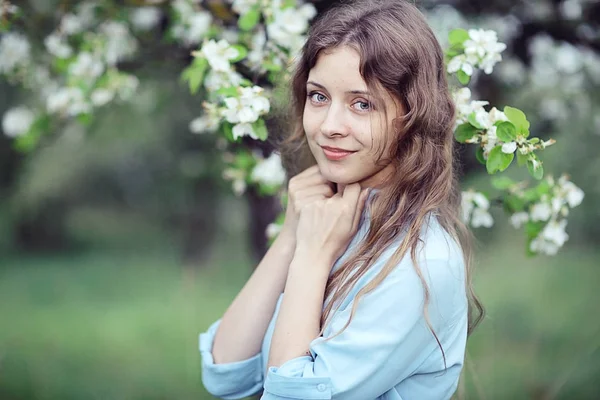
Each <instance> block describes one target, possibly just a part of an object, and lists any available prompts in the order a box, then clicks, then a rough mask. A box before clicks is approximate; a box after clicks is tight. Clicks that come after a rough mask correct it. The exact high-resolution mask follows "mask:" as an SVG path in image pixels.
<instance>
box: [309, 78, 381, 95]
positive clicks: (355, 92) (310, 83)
mask: <svg viewBox="0 0 600 400" xmlns="http://www.w3.org/2000/svg"><path fill="white" fill-rule="evenodd" d="M306 84H307V85H313V86H316V87H318V88H321V89H323V90H327V89H326V88H325V86H323V85H321V84H320V83H317V82H314V81H308V82H306ZM346 93H350V94H362V95H365V96H370V95H371V93H369V92H367V91H365V90H348V91H346Z"/></svg>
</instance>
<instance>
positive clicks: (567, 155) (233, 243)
mask: <svg viewBox="0 0 600 400" xmlns="http://www.w3.org/2000/svg"><path fill="white" fill-rule="evenodd" d="M77 3H78V2H77V1H56V0H50V1H41V0H38V1H35V0H30V1H19V2H14V4H16V5H17V6H19V7H22V9H23V10H26V20H27V21H28V23H26V24H25V25H24V27H23V29H24V30H25V31H26V32H27V34H28V36H29V37H31V38H37V39H38V40H40V41H42V40H43V39H44V37H45V36H46V35H48V34H49V32H51V31H52V30H53V29H54V25H55V24H56V22H55V21H56V10H60V11H61V12H68V11H69V9H70V7H75V6H76V5H77ZM117 3H118V4H120V2H117ZM122 3H123V5H122V7H124V8H127V7H129V8H131V7H134V8H135V7H137V6H141V5H148V4H150V3H159V6H161V7H164V6H165V5H166V4H167V3H168V2H151V1H147V2H144V1H129V2H127V1H125V2H122ZM213 3H219V2H213ZM334 3H335V2H334V1H330V0H322V1H316V2H314V4H315V6H316V7H317V10H318V11H319V12H322V11H323V10H325V9H327V8H328V7H330V6H331V5H332V4H334ZM0 4H2V2H0ZM417 4H418V5H419V6H420V7H421V8H422V9H423V11H424V12H425V13H426V15H427V18H428V20H429V21H430V23H431V25H432V27H433V28H434V29H435V30H436V32H437V33H439V34H440V41H442V42H444V35H445V34H447V32H448V30H449V29H452V28H456V27H462V28H485V29H494V30H496V31H497V32H498V37H499V40H500V41H501V42H504V43H506V44H507V46H508V48H507V50H506V51H505V52H504V53H503V61H502V62H501V63H500V64H498V66H497V67H496V69H495V71H494V73H493V74H491V75H483V74H482V75H481V76H478V77H477V79H476V80H475V81H474V82H473V84H472V85H471V88H472V90H473V92H474V94H476V96H474V97H477V98H479V99H485V100H488V101H490V103H491V104H492V105H496V106H498V107H499V108H501V107H503V106H504V105H507V104H508V105H511V106H515V107H518V108H520V109H522V110H523V111H524V112H525V113H526V114H527V116H528V118H529V119H530V121H531V123H532V134H533V135H534V136H539V137H540V138H543V139H545V140H547V139H549V138H554V139H556V140H557V141H558V143H557V144H556V145H554V146H552V147H550V148H549V149H547V150H545V151H544V152H543V153H542V154H541V157H542V159H543V160H547V162H546V164H545V165H544V166H545V170H546V173H547V174H555V175H556V176H558V175H560V174H561V173H567V174H569V175H570V177H571V180H572V181H573V182H574V183H575V184H576V185H577V186H579V187H580V188H581V189H583V191H584V192H585V199H584V201H583V203H582V204H581V205H580V206H579V207H577V208H575V209H574V210H573V211H572V213H571V214H570V215H569V218H568V220H569V223H568V226H567V233H568V235H569V240H568V242H567V243H566V244H565V246H564V247H563V248H562V249H561V250H560V251H559V253H558V254H557V255H556V256H537V257H528V256H526V255H525V235H524V233H523V232H522V231H519V230H515V229H514V228H513V227H512V226H511V225H510V223H509V222H508V221H507V217H506V216H505V214H504V212H503V211H502V209H499V208H498V209H492V210H491V213H492V216H493V217H494V220H495V224H494V226H493V227H492V228H490V229H487V228H478V229H475V234H476V236H477V240H478V243H477V250H476V273H475V278H474V280H475V288H476V290H477V292H478V294H479V295H480V297H481V299H482V301H483V303H484V305H485V307H486V308H487V317H486V319H485V320H484V322H483V323H482V324H481V325H480V327H479V328H478V330H477V331H476V332H475V333H474V334H473V336H472V337H471V339H470V341H469V346H468V354H467V362H466V365H465V369H464V376H463V379H462V381H461V385H460V388H459V391H458V393H457V398H460V399H540V400H541V399H598V398H600V316H599V311H598V310H599V307H600V291H599V284H600V262H599V261H598V260H599V258H600V248H599V246H598V245H599V244H600V210H599V207H598V204H599V203H600V181H599V180H600V157H599V156H598V151H599V150H598V149H599V148H600V90H599V88H600V62H599V60H600V57H599V54H600V3H599V2H598V1H594V0H592V1H585V0H566V1H562V0H532V1H513V2H506V1H501V0H486V1H479V0H448V1H432V0H429V1H426V0H424V1H418V2H417ZM213 5H214V4H213ZM0 7H2V6H1V5H0ZM161 18H162V19H161V20H160V21H161V22H160V24H162V25H159V27H158V28H157V31H159V33H156V34H154V33H144V34H143V35H139V40H140V43H141V46H140V48H141V51H140V55H139V56H138V57H136V59H135V61H130V62H127V63H123V65H120V68H121V69H123V70H124V71H128V72H131V73H134V74H135V75H136V76H137V77H138V78H139V79H140V83H139V87H138V91H137V94H136V96H135V98H134V99H133V100H132V101H129V102H126V103H122V104H117V105H108V106H106V107H104V108H102V109H101V110H99V111H98V112H97V113H96V116H95V118H94V120H93V121H92V122H91V123H90V124H88V125H81V124H69V125H66V126H63V127H60V128H59V129H57V131H56V132H53V135H52V140H47V141H44V142H43V144H42V145H41V146H38V147H36V148H35V149H34V150H33V151H30V152H21V151H18V150H17V149H15V147H14V146H13V142H12V139H11V138H10V137H9V136H8V135H7V134H0V399H7V400H9V399H11V400H12V399H15V400H16V399H62V400H69V399H82V398H86V399H210V398H212V397H211V396H210V395H208V394H207V393H206V392H205V391H204V389H203V387H202V384H201V381H200V356H199V353H198V351H197V348H198V334H199V333H200V332H201V331H203V330H204V329H206V328H207V327H208V326H209V324H210V323H211V322H213V321H214V320H216V319H217V318H219V317H220V316H221V315H222V314H223V312H224V311H225V309H226V307H227V306H228V304H229V303H230V301H231V300H232V299H233V297H234V296H235V295H236V293H237V292H238V291H239V289H240V288H241V287H242V285H243V284H244V282H245V281H246V279H247V278H248V277H249V276H250V274H251V273H252V269H253V268H254V266H255V265H256V263H257V260H258V258H259V257H260V255H261V254H262V253H263V252H264V250H265V248H266V247H265V246H266V237H265V236H264V229H265V227H266V224H268V222H270V220H271V219H272V218H273V217H274V216H275V215H276V214H277V211H278V210H277V205H278V200H277V199H272V198H271V199H269V198H267V199H265V198H261V197H260V196H259V195H258V194H256V193H254V192H252V191H249V192H247V193H246V194H245V195H243V196H235V195H234V194H233V193H232V191H231V188H230V184H229V183H228V182H225V181H224V180H223V178H222V176H221V173H222V170H223V165H222V163H223V161H222V159H221V156H220V153H219V152H218V151H215V146H216V140H215V138H214V137H213V136H211V135H210V134H193V133H191V132H190V130H189V127H188V125H189V122H190V121H191V120H193V119H194V118H195V117H196V116H197V115H198V114H199V110H200V108H201V102H202V96H198V95H196V96H192V95H191V94H190V93H189V89H188V87H187V86H186V85H185V84H182V83H181V81H180V78H179V75H180V74H181V71H182V70H183V69H184V68H185V67H186V66H187V65H188V63H189V62H190V58H189V49H187V50H186V49H185V48H182V47H181V46H177V45H176V44H174V43H172V42H169V41H166V40H163V39H162V36H161V34H160V27H161V26H164V25H166V23H167V22H166V19H168V16H167V15H165V16H163V17H161ZM53 24H54V25H53ZM1 35H2V34H1V33H0V36H1ZM35 49H36V48H35V47H34V48H33V51H36V50H35ZM40 51H41V50H40ZM0 61H1V60H0ZM29 96H32V94H31V91H30V90H27V89H24V88H22V86H21V85H18V84H15V83H14V82H11V81H9V80H7V79H3V78H2V76H0V115H2V114H4V112H5V111H6V110H8V109H9V108H11V107H13V106H14V105H15V104H18V103H21V102H26V101H27V99H28V97H29ZM5 133H6V132H5ZM471 153H472V151H468V152H467V151H462V152H461V154H462V159H461V164H462V166H463V168H462V182H463V188H464V189H465V190H466V189H468V188H470V187H473V188H476V189H477V190H481V191H487V190H489V191H491V190H492V188H491V185H490V183H489V178H488V177H487V175H486V173H485V169H484V168H481V167H480V166H479V165H478V164H477V162H476V161H475V159H474V157H473V156H472V154H471ZM508 175H509V176H511V177H514V178H515V179H523V178H525V177H526V173H524V172H523V171H521V170H520V169H519V168H516V166H513V167H511V169H510V170H509V171H508Z"/></svg>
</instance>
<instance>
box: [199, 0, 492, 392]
mask: <svg viewBox="0 0 600 400" xmlns="http://www.w3.org/2000/svg"><path fill="white" fill-rule="evenodd" d="M291 89H292V109H293V121H294V123H295V126H294V127H293V129H291V135H290V137H289V138H287V140H286V141H285V142H284V146H283V147H282V149H281V150H282V154H283V156H284V158H285V159H286V160H288V164H289V166H290V170H292V171H296V172H298V171H302V172H300V173H297V174H296V172H292V175H293V174H296V175H294V176H293V177H292V178H291V179H290V181H289V186H288V187H289V202H288V208H287V210H286V219H285V224H284V226H283V229H282V231H281V233H280V235H279V236H278V237H277V239H276V240H275V242H274V244H273V245H272V247H271V248H270V249H269V251H268V253H267V254H266V255H265V257H264V258H263V260H262V261H261V262H260V264H259V265H258V267H257V268H256V270H255V272H254V273H253V275H252V277H251V278H250V279H249V280H248V282H247V283H246V285H245V286H244V287H243V289H242V290H241V292H240V293H239V294H238V296H237V297H236V298H235V300H234V301H233V303H232V304H231V306H230V307H229V309H228V310H227V312H226V313H225V315H224V316H223V318H222V319H221V320H219V321H217V322H215V323H214V324H213V325H212V326H211V327H210V328H209V329H208V331H207V332H206V333H204V334H202V335H200V351H201V353H202V360H203V361H202V368H203V374H202V375H203V382H204V385H205V387H206V388H207V389H208V391H209V392H211V393H212V394H214V395H216V396H219V397H223V398H227V399H229V398H231V399H234V398H243V397H245V396H249V395H252V394H255V393H258V392H260V391H261V390H262V391H263V395H262V399H264V400H271V399H281V400H283V399H286V400H288V399H356V400H372V399H387V400H391V399H395V400H399V399H404V400H410V399H416V400H428V399H431V400H440V399H448V398H450V397H451V396H452V394H453V393H454V391H455V390H456V387H457V384H458V379H459V375H460V372H461V369H462V365H463V360H464V354H465V343H466V338H467V334H468V333H469V332H470V330H471V329H472V327H473V326H474V325H475V324H476V322H478V320H479V319H480V317H481V314H482V309H481V307H480V305H479V303H478V302H477V300H476V299H475V297H474V296H473V295H472V291H471V286H470V279H469V278H470V277H469V246H468V240H467V239H468V237H469V236H468V231H467V230H466V229H465V227H464V225H463V224H462V223H461V220H460V218H459V205H460V190H459V188H458V184H457V180H456V176H455V174H454V168H453V162H454V153H453V143H454V140H453V128H454V106H453V103H452V100H451V97H450V94H449V91H448V85H447V82H446V77H445V69H444V65H443V53H442V50H441V48H440V46H439V44H438V42H437V41H436V39H435V37H434V35H433V33H432V31H431V30H430V28H429V27H428V25H427V23H426V22H425V20H424V18H423V16H422V14H421V13H420V12H419V11H418V10H417V9H416V8H415V6H413V5H412V4H411V3H409V2H408V1H404V0H381V1H374V0H372V1H358V2H355V3H352V4H347V5H343V6H340V7H338V8H335V9H333V10H331V11H329V12H328V13H326V14H325V15H323V16H322V17H321V18H320V19H319V20H318V21H317V22H316V23H315V24H314V26H313V27H312V29H311V32H310V34H309V37H308V41H307V43H306V45H305V46H304V48H303V51H302V54H301V56H300V58H299V60H298V63H297V65H296V70H295V74H294V77H293V81H292V86H291ZM471 304H472V305H474V306H475V308H473V307H470V305H471ZM471 309H473V310H477V311H478V312H477V313H471V312H469V310H471Z"/></svg>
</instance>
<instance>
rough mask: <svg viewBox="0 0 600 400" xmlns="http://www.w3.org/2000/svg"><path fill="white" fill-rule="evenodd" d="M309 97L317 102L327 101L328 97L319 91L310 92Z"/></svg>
mask: <svg viewBox="0 0 600 400" xmlns="http://www.w3.org/2000/svg"><path fill="white" fill-rule="evenodd" d="M308 97H309V98H310V99H311V100H312V101H314V102H315V103H323V102H325V101H327V97H325V96H324V95H323V94H321V93H318V92H312V93H309V94H308Z"/></svg>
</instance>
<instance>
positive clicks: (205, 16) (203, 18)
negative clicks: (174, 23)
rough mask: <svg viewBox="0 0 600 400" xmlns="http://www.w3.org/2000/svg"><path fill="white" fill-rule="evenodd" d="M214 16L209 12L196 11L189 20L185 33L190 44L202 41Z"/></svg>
mask: <svg viewBox="0 0 600 400" xmlns="http://www.w3.org/2000/svg"><path fill="white" fill-rule="evenodd" d="M211 22H212V17H211V15H210V14H209V13H207V12H197V13H194V14H193V15H192V16H191V17H190V18H189V20H188V25H189V27H188V30H187V34H186V35H185V40H186V42H187V43H188V44H192V43H200V41H201V40H202V39H203V38H204V36H206V33H207V32H208V29H209V28H210V23H211Z"/></svg>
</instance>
